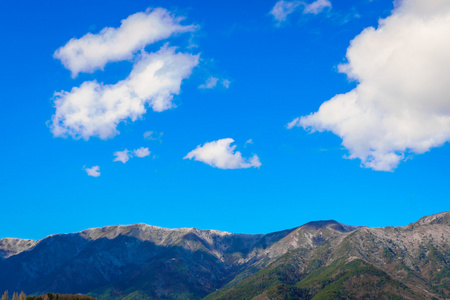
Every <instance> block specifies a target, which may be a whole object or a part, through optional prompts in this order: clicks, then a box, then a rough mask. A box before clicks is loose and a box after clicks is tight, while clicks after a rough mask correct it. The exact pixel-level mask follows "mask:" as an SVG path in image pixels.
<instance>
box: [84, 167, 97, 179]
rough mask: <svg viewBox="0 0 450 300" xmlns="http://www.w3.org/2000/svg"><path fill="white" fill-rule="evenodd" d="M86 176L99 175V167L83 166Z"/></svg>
mask: <svg viewBox="0 0 450 300" xmlns="http://www.w3.org/2000/svg"><path fill="white" fill-rule="evenodd" d="M84 170H85V171H86V173H87V174H88V176H92V177H99V176H100V167H99V166H93V167H91V168H86V167H85V168H84Z"/></svg>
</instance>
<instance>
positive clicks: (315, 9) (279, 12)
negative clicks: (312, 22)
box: [270, 0, 331, 22]
mask: <svg viewBox="0 0 450 300" xmlns="http://www.w3.org/2000/svg"><path fill="white" fill-rule="evenodd" d="M299 8H303V14H315V15H317V14H319V13H321V12H322V11H323V10H324V9H325V8H331V2H330V1H329V0H316V1H314V2H312V3H310V4H308V3H306V2H303V1H284V0H280V1H278V2H277V3H275V6H274V7H273V8H272V10H271V11H270V14H271V15H272V16H273V17H274V19H275V20H276V21H278V22H283V21H286V18H287V16H288V15H290V14H291V13H293V12H294V11H296V10H297V9H299Z"/></svg>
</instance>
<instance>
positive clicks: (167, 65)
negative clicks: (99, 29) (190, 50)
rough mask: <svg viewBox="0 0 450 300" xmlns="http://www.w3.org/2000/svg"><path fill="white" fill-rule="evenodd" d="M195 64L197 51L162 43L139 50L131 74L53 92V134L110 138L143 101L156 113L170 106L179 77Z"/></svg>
mask: <svg viewBox="0 0 450 300" xmlns="http://www.w3.org/2000/svg"><path fill="white" fill-rule="evenodd" d="M197 64H198V55H192V54H184V53H177V52H175V48H169V47H166V46H164V47H163V48H161V50H159V51H158V52H156V53H145V52H142V53H141V54H140V56H139V60H138V62H137V63H135V65H134V66H133V70H132V71H131V73H130V75H129V76H128V77H127V78H126V79H124V80H122V81H119V82H118V83H116V84H112V85H109V84H103V83H98V82H97V81H86V82H84V83H82V84H81V86H79V87H74V88H73V89H72V90H71V91H70V92H66V91H62V92H59V93H55V99H54V105H55V108H56V112H55V114H54V115H53V117H52V121H51V124H50V129H51V131H52V133H53V135H54V136H56V137H58V136H62V137H66V136H71V137H73V138H75V139H78V138H83V139H86V140H87V139H89V138H90V137H92V136H98V137H99V138H101V139H106V138H111V137H113V136H115V135H116V134H117V133H118V131H117V125H118V124H119V123H120V122H122V121H125V120H131V121H135V120H137V119H138V118H140V117H141V116H142V115H143V114H144V113H146V107H147V106H149V107H151V108H152V109H153V110H154V111H157V112H161V111H164V110H167V109H169V108H172V107H173V106H174V104H173V102H172V98H173V96H174V95H177V94H179V92H180V86H181V82H182V80H183V79H185V78H187V77H189V75H190V74H191V71H192V69H193V68H194V67H195V66H196V65H197Z"/></svg>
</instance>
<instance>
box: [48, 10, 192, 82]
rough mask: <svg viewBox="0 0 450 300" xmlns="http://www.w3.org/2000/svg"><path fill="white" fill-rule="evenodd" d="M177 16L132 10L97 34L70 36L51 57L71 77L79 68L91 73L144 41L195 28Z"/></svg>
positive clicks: (128, 54)
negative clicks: (116, 22)
mask: <svg viewBox="0 0 450 300" xmlns="http://www.w3.org/2000/svg"><path fill="white" fill-rule="evenodd" d="M181 20H182V18H176V17H174V16H172V15H171V14H170V13H169V12H168V11H167V10H165V9H162V8H157V9H154V10H147V11H146V12H140V13H136V14H134V15H131V16H129V17H128V18H126V19H125V20H123V21H122V24H121V26H120V27H119V28H110V27H107V28H104V29H103V30H102V31H100V33H98V34H91V33H88V34H86V35H84V36H83V37H81V38H79V39H75V38H73V39H71V40H70V41H69V42H68V43H67V44H66V45H64V46H63V47H61V48H59V49H58V50H56V52H55V54H54V57H56V58H57V59H59V60H61V62H62V63H63V65H64V66H65V67H66V68H67V69H69V70H70V71H71V72H72V77H76V76H77V75H78V73H80V72H90V73H92V72H94V71H95V70H97V69H103V67H104V66H105V65H106V64H107V63H108V62H114V61H121V60H126V59H131V58H132V57H133V53H135V52H137V51H138V50H140V49H143V48H144V47H145V46H146V45H148V44H151V43H154V42H156V41H159V40H163V39H166V38H168V37H170V36H171V35H173V34H175V33H181V32H187V31H193V30H194V29H195V26H193V25H189V26H183V25H180V21H181Z"/></svg>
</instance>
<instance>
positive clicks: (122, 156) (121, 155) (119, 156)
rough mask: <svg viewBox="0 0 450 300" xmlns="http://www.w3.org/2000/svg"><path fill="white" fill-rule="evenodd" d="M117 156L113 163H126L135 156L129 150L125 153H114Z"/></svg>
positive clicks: (124, 151)
mask: <svg viewBox="0 0 450 300" xmlns="http://www.w3.org/2000/svg"><path fill="white" fill-rule="evenodd" d="M113 155H114V156H115V158H114V160H113V161H120V162H122V163H126V162H127V161H128V160H129V159H130V158H131V157H133V155H132V154H131V153H130V151H128V150H127V149H125V150H123V151H116V152H114V153H113Z"/></svg>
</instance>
